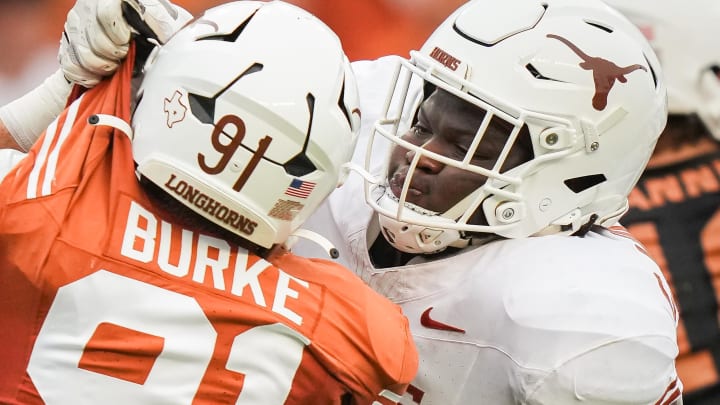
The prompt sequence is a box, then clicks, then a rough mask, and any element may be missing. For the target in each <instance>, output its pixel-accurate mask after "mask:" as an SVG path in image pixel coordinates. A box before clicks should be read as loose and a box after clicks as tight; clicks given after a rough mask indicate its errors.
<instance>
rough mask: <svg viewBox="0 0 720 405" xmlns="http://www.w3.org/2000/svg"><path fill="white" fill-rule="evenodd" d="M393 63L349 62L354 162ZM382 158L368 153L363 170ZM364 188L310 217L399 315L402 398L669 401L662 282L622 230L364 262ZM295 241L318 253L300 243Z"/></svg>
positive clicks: (669, 352) (675, 387) (369, 232)
mask: <svg viewBox="0 0 720 405" xmlns="http://www.w3.org/2000/svg"><path fill="white" fill-rule="evenodd" d="M392 65H393V60H392V58H383V59H381V60H379V61H376V62H373V63H371V62H361V63H355V64H354V66H353V67H354V69H355V71H356V74H357V75H358V79H359V80H360V81H359V87H360V98H361V109H362V113H363V120H364V122H363V124H364V128H363V134H364V136H363V137H362V138H361V139H360V141H359V143H358V150H357V151H356V153H355V161H356V163H359V164H361V163H362V161H363V159H364V156H365V147H366V143H367V142H366V140H367V135H368V133H370V132H371V131H372V121H373V120H374V119H376V118H377V112H378V111H379V109H380V108H381V107H382V103H383V100H384V98H385V92H386V90H387V89H389V84H388V83H389V77H388V76H389V75H390V74H391V73H392ZM378 75H380V76H379V77H378ZM368 84H372V86H369V85H368ZM377 89H380V90H377ZM383 163H384V162H373V165H372V166H373V170H372V171H376V170H380V167H381V166H382V164H383ZM362 193H363V191H362V180H361V179H360V178H359V176H352V175H351V177H350V178H349V179H348V181H347V182H346V183H345V185H344V186H343V187H341V188H340V189H338V190H336V191H335V192H334V193H333V194H332V195H331V196H330V197H329V198H328V200H327V202H326V204H324V205H323V207H321V210H320V211H319V212H318V213H317V214H316V215H315V216H314V217H312V218H311V220H310V221H309V222H308V223H307V226H308V228H309V229H312V230H314V231H316V232H318V233H320V234H322V235H324V236H325V237H327V238H329V239H330V240H331V242H332V243H333V244H334V245H335V246H336V247H337V248H338V250H339V251H340V259H339V260H340V262H341V263H342V264H344V265H345V266H347V267H348V268H350V269H351V270H353V271H354V272H355V273H356V274H358V275H359V276H360V277H361V278H362V279H363V280H364V281H365V282H366V283H368V284H369V285H370V286H371V287H372V288H374V289H375V290H376V291H378V292H380V293H382V294H383V295H385V296H387V297H388V298H390V299H391V300H392V301H394V302H395V303H398V304H400V305H401V307H402V309H403V311H404V313H405V315H406V316H407V317H408V318H409V320H410V326H411V330H412V332H413V336H414V338H415V343H416V345H417V348H418V351H419V355H420V370H419V372H418V374H417V377H416V379H415V380H414V382H413V384H412V386H411V387H410V390H409V391H408V393H406V394H405V397H404V399H403V401H402V404H404V405H413V404H421V405H440V404H442V405H452V404H492V405H506V404H507V405H509V404H545V405H564V404H580V403H581V404H658V405H659V404H665V405H667V404H670V403H673V401H675V400H676V399H679V395H680V392H681V388H682V386H681V383H680V382H679V381H678V380H677V374H676V371H675V366H674V359H675V356H676V355H677V353H678V347H677V343H676V325H677V311H676V308H675V306H674V304H673V302H672V298H671V294H670V290H669V288H668V286H667V284H666V282H665V279H664V278H663V276H662V274H661V272H660V270H659V269H658V267H657V265H656V264H655V263H654V262H653V261H652V260H651V259H650V258H649V257H648V256H647V255H645V254H644V253H643V250H642V247H640V246H638V245H637V244H636V243H635V242H634V241H633V240H631V239H629V238H627V237H626V235H622V231H619V230H616V231H615V232H611V231H603V232H601V233H596V232H590V233H589V234H588V235H587V236H586V237H584V238H580V237H569V236H559V235H554V236H543V237H533V238H527V239H518V240H499V241H495V242H491V243H489V244H486V245H482V246H477V247H470V248H466V249H464V250H463V251H461V252H460V253H459V254H456V255H454V256H451V257H446V258H444V259H440V260H435V261H426V260H425V259H423V257H422V256H418V257H416V258H415V259H413V260H411V262H410V264H408V265H406V266H402V267H394V268H384V269H375V268H374V267H373V265H372V264H371V261H370V258H369V254H368V247H369V245H370V244H371V242H372V241H373V240H375V238H376V237H378V231H377V226H376V225H375V224H374V214H373V212H372V210H371V209H370V208H369V207H368V206H367V205H366V204H365V203H364V200H363V197H362V195H363V194H362ZM379 237H382V236H379ZM294 251H295V252H296V253H299V254H300V255H318V254H321V253H322V252H321V251H320V250H317V249H314V248H312V247H311V246H310V245H309V244H307V243H304V244H302V243H301V244H298V245H296V247H295V248H294Z"/></svg>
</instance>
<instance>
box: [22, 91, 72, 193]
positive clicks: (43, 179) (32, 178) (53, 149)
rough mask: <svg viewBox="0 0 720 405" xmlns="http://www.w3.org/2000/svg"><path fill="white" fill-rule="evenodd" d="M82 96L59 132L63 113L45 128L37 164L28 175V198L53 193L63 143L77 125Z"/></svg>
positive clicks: (68, 114) (66, 116) (69, 112)
mask: <svg viewBox="0 0 720 405" xmlns="http://www.w3.org/2000/svg"><path fill="white" fill-rule="evenodd" d="M81 101H82V97H81V98H80V99H78V100H77V101H75V102H74V103H72V105H71V106H70V107H69V108H68V110H67V113H66V114H65V121H64V123H63V126H62V128H61V129H60V131H59V133H58V123H59V122H60V119H61V118H62V115H61V116H60V117H58V118H56V119H55V120H54V121H53V122H52V123H51V124H50V126H48V128H47V129H46V130H45V137H44V138H43V143H42V145H41V146H40V150H39V151H38V154H37V157H36V159H35V164H34V165H33V168H32V171H31V172H30V175H29V177H28V185H27V198H28V199H33V198H38V197H44V196H48V195H50V194H52V183H53V180H54V179H55V172H56V170H57V162H58V158H59V156H60V150H61V148H62V146H63V143H64V142H65V140H66V139H67V137H68V135H69V134H70V130H71V129H72V127H73V126H74V125H75V120H76V118H77V113H78V109H79V107H80V103H81Z"/></svg>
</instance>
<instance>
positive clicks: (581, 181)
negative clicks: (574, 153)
mask: <svg viewBox="0 0 720 405" xmlns="http://www.w3.org/2000/svg"><path fill="white" fill-rule="evenodd" d="M605 181H607V177H605V175H604V174H591V175H589V176H582V177H575V178H572V179H567V180H565V181H564V183H565V185H566V186H567V187H568V188H569V189H570V190H572V192H573V193H575V194H578V193H581V192H583V191H585V190H587V189H589V188H591V187H594V186H597V185H598V184H600V183H603V182H605Z"/></svg>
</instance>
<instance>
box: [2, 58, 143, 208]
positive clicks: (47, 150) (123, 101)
mask: <svg viewBox="0 0 720 405" xmlns="http://www.w3.org/2000/svg"><path fill="white" fill-rule="evenodd" d="M128 55H129V58H128V59H126V61H125V63H124V65H123V68H122V69H120V70H119V71H118V72H117V73H116V74H115V75H114V76H113V77H112V78H110V79H108V80H105V81H103V82H102V83H101V84H99V85H98V86H96V87H95V88H93V89H90V90H88V91H87V92H85V93H84V94H82V95H81V96H79V98H77V99H75V100H74V101H73V102H72V103H71V104H70V105H69V106H68V107H67V108H66V109H65V110H64V111H63V112H62V113H61V114H60V115H59V116H58V117H57V118H56V119H55V120H54V121H52V123H50V125H49V126H48V127H47V128H46V129H45V131H44V132H43V134H42V135H41V136H40V138H39V139H38V140H37V142H35V144H34V145H33V147H32V148H31V149H30V151H29V152H28V154H27V156H26V157H25V158H24V159H22V160H20V161H19V163H17V164H16V165H15V166H14V168H13V169H12V171H11V172H10V173H8V178H7V181H4V182H3V183H2V187H3V197H4V198H3V201H2V203H3V204H12V203H16V202H20V201H24V200H39V199H43V198H44V197H48V196H51V195H56V194H58V193H61V192H64V191H66V190H72V189H75V188H76V187H78V186H79V185H80V183H81V181H82V179H83V174H84V173H85V172H87V171H88V170H92V165H94V164H98V163H99V162H100V161H101V160H102V158H103V157H104V155H105V154H106V153H107V150H108V145H109V143H110V142H111V136H110V135H112V132H113V131H114V130H113V129H112V128H109V127H105V126H95V125H92V124H90V123H89V119H90V117H92V116H94V115H112V116H116V117H119V118H120V119H122V120H125V121H129V118H130V86H131V76H132V66H133V63H134V57H133V55H134V52H131V53H129V54H128Z"/></svg>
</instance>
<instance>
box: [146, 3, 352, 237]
mask: <svg viewBox="0 0 720 405" xmlns="http://www.w3.org/2000/svg"><path fill="white" fill-rule="evenodd" d="M358 105H359V104H358V99H357V87H356V83H355V78H354V76H353V73H352V71H351V68H350V64H349V62H348V60H347V58H346V56H345V54H344V53H343V50H342V48H341V44H340V41H339V39H338V38H337V36H336V35H335V34H334V33H333V32H332V31H331V30H330V29H329V28H328V27H327V26H326V25H324V24H323V23H322V22H321V21H320V20H318V19H317V18H316V17H314V16H313V15H311V14H309V13H307V12H306V11H304V10H302V9H300V8H298V7H296V6H293V5H290V4H287V3H283V2H278V1H275V2H262V1H238V2H231V3H227V4H224V5H221V6H218V7H215V8H212V9H210V10H208V11H206V12H205V13H204V14H203V15H202V16H200V17H199V18H197V19H196V20H194V21H193V22H192V23H191V24H190V25H189V26H187V27H185V28H183V29H182V30H181V31H180V32H178V33H177V34H176V35H175V36H174V37H173V38H171V39H170V41H168V42H167V44H166V45H164V46H162V47H161V48H160V50H159V52H157V53H156V54H155V55H152V56H151V57H150V60H149V62H148V67H147V73H146V75H145V79H144V81H143V83H142V85H141V89H140V100H139V102H138V105H137V108H136V110H135V112H134V116H133V127H134V128H133V129H134V139H133V143H132V144H133V155H134V158H135V161H136V163H137V171H138V172H139V173H140V174H142V175H143V176H145V177H146V178H148V179H149V180H151V181H152V182H153V183H155V184H157V185H158V186H160V187H161V188H162V189H163V190H164V191H165V192H167V193H169V194H170V195H171V196H173V197H174V198H176V199H177V200H178V201H180V202H182V203H183V204H185V205H186V206H187V207H189V208H191V209H192V210H194V211H195V212H197V213H198V214H200V215H202V216H203V217H205V218H207V219H208V220H210V221H212V222H214V223H216V224H218V225H220V226H222V227H224V228H226V229H228V230H230V231H232V232H234V233H236V234H238V235H240V236H242V237H243V238H245V239H247V240H249V241H251V242H253V243H255V244H256V245H259V246H262V247H265V248H269V247H271V246H272V245H274V244H276V243H282V242H284V241H285V240H286V239H287V238H288V236H289V235H290V234H291V233H292V232H293V231H295V230H296V229H297V228H298V227H299V226H300V225H301V224H302V223H303V222H304V221H305V220H306V219H307V217H308V216H309V215H310V214H311V213H312V212H313V211H314V210H315V209H316V207H317V206H318V205H319V204H320V203H321V202H322V201H323V200H324V199H325V197H326V196H327V195H328V194H329V193H330V192H331V191H332V190H333V189H335V187H336V186H337V185H338V184H339V181H340V177H341V166H342V165H343V164H344V163H346V162H347V161H348V160H349V159H350V157H351V155H352V151H353V149H354V147H355V143H356V141H357V133H358V127H359V122H360V111H359V108H358Z"/></svg>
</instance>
